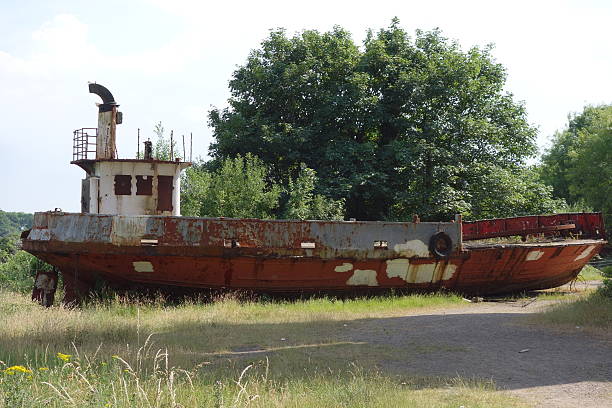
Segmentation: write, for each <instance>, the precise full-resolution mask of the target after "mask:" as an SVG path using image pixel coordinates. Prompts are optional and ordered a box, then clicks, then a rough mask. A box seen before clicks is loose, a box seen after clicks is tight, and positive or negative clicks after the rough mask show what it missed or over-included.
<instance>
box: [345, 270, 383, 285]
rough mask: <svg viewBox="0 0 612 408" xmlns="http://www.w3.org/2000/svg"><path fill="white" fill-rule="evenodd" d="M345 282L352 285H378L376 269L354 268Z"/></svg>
mask: <svg viewBox="0 0 612 408" xmlns="http://www.w3.org/2000/svg"><path fill="white" fill-rule="evenodd" d="M346 284H347V285H352V286H360V285H361V286H378V281H377V280H376V271H375V270H372V269H355V272H354V273H353V276H351V277H350V278H349V280H347V281H346Z"/></svg>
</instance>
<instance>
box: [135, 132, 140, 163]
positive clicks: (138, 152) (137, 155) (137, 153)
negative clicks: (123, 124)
mask: <svg viewBox="0 0 612 408" xmlns="http://www.w3.org/2000/svg"><path fill="white" fill-rule="evenodd" d="M136 158H137V159H140V128H138V148H137V150H136Z"/></svg>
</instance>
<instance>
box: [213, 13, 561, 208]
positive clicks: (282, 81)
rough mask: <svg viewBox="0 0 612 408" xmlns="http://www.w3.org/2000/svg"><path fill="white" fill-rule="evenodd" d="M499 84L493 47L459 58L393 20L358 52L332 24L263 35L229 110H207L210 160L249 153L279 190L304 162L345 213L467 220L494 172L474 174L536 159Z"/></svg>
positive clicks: (440, 41) (237, 76)
mask: <svg viewBox="0 0 612 408" xmlns="http://www.w3.org/2000/svg"><path fill="white" fill-rule="evenodd" d="M505 79H506V73H505V70H504V68H503V67H502V66H501V65H500V64H498V63H496V62H495V61H494V59H493V57H492V55H491V47H484V48H478V47H474V48H472V49H470V50H468V51H467V52H464V51H462V50H461V49H460V47H459V45H458V44H457V43H455V42H452V41H449V40H448V39H446V38H444V37H443V36H442V34H441V33H440V32H439V31H437V30H434V31H431V32H423V31H417V32H416V34H415V37H414V38H412V37H410V36H409V35H408V33H407V32H405V31H404V30H403V29H401V28H400V26H399V22H398V21H397V20H394V21H393V22H392V24H391V25H390V26H389V27H388V28H385V29H382V30H380V31H378V32H377V33H373V32H370V33H369V34H368V36H367V38H366V40H365V43H364V45H363V49H362V50H360V49H359V47H358V46H357V45H355V43H354V42H353V40H352V39H351V36H350V34H349V33H348V32H347V31H345V30H343V29H341V28H339V27H336V28H334V29H333V30H332V31H330V32H327V33H319V32H318V31H313V30H308V31H304V32H302V33H301V34H298V35H295V36H293V37H288V36H287V35H286V33H285V32H284V31H283V30H277V31H273V32H271V33H270V36H269V37H268V38H267V39H265V40H264V41H263V42H262V44H261V48H260V49H257V50H254V51H252V52H251V54H250V55H249V57H248V59H247V62H246V63H245V65H243V66H241V67H239V68H238V69H237V70H236V71H235V72H234V74H233V78H232V80H231V81H230V90H231V97H230V99H229V101H228V103H229V107H228V108H226V109H223V110H220V109H213V110H211V112H210V113H209V123H210V125H211V126H212V128H213V131H214V137H215V141H214V143H212V145H211V149H210V150H211V155H212V156H213V158H214V159H215V160H222V159H224V158H227V157H233V156H234V155H236V154H242V155H244V154H246V153H248V152H251V153H253V154H255V155H257V156H258V157H260V158H261V160H262V161H263V162H264V163H266V164H268V165H269V166H271V177H272V178H273V179H274V180H275V182H277V183H279V184H280V183H286V182H287V180H289V179H295V177H296V176H297V175H298V173H299V172H300V165H301V163H304V164H305V165H306V166H307V167H308V168H311V169H313V170H314V171H315V172H316V174H317V176H318V182H317V184H316V186H315V193H316V194H321V195H324V196H326V197H328V198H330V199H333V200H342V199H344V200H345V201H346V212H347V214H346V215H347V216H348V217H355V218H359V219H406V217H409V216H410V215H411V214H413V213H419V214H421V215H422V216H424V218H425V219H428V218H429V219H440V218H444V217H446V218H449V217H452V215H453V214H454V213H457V212H463V213H473V212H474V211H473V210H472V208H473V207H475V206H477V203H476V202H475V201H474V200H475V197H476V196H478V194H476V193H475V192H477V191H481V190H483V186H484V185H486V184H487V183H491V182H494V180H483V182H482V185H481V186H477V185H475V184H477V182H478V180H479V178H478V177H479V176H481V175H483V174H484V175H488V174H490V177H494V175H493V173H492V172H488V173H487V172H483V171H482V168H483V167H486V166H489V165H491V164H492V163H494V164H495V165H496V166H497V168H499V169H500V171H506V172H508V174H515V173H519V172H521V171H523V169H524V167H525V166H524V162H525V159H526V158H528V157H530V156H532V155H533V154H535V152H536V147H535V143H534V139H535V135H536V131H535V129H534V128H533V127H532V126H530V125H529V124H528V123H527V120H526V113H525V109H524V107H523V105H522V104H520V103H517V102H515V101H514V99H513V96H512V95H511V94H509V93H507V92H504V90H503V87H504V84H505ZM465 180H472V182H471V187H472V190H466V188H467V187H470V186H468V185H466V181H465ZM519 191H522V190H520V189H518V190H516V191H515V193H516V194H518V193H519ZM549 198H550V197H549V196H546V197H545V199H549ZM492 199H495V197H493V198H492ZM521 211H522V210H521V209H520V208H511V209H510V212H513V213H519V212H521Z"/></svg>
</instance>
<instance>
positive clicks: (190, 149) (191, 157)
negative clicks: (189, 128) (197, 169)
mask: <svg viewBox="0 0 612 408" xmlns="http://www.w3.org/2000/svg"><path fill="white" fill-rule="evenodd" d="M189 133H190V134H191V141H190V142H189V143H190V144H189V161H190V162H191V161H193V160H192V159H193V132H189Z"/></svg>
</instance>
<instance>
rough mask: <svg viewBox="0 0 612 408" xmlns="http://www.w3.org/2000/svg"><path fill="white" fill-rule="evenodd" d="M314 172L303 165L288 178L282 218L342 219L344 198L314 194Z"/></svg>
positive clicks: (315, 178) (315, 179)
mask: <svg viewBox="0 0 612 408" xmlns="http://www.w3.org/2000/svg"><path fill="white" fill-rule="evenodd" d="M316 181H317V176H316V172H315V171H314V170H312V169H309V168H308V167H306V166H305V165H302V166H301V169H300V173H299V174H298V176H297V178H296V179H295V180H289V187H288V191H287V193H288V194H287V195H288V199H287V203H286V208H285V211H284V213H283V218H286V219H291V220H296V219H297V220H342V219H343V217H344V200H343V199H340V200H333V199H330V198H327V197H325V196H323V195H321V194H315V193H314V190H315V184H316Z"/></svg>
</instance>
